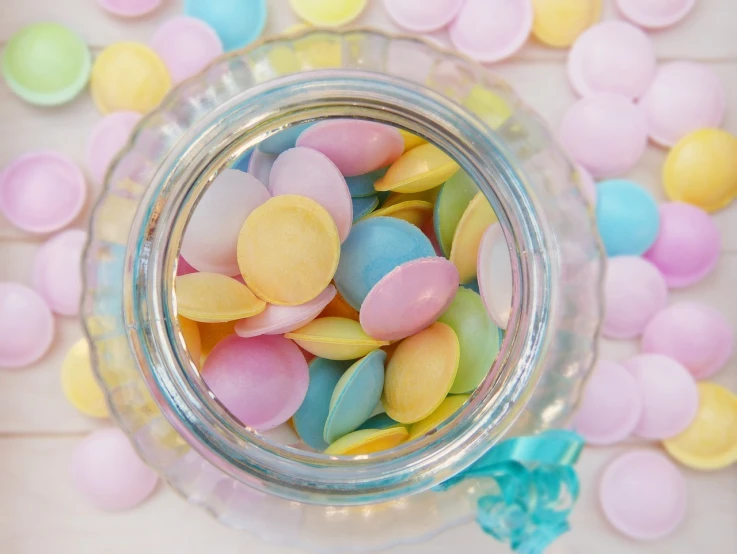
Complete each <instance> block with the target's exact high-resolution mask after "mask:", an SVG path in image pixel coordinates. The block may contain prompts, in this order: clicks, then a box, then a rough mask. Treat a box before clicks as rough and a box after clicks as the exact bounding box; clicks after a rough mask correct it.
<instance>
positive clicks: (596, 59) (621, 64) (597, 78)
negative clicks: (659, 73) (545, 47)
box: [568, 21, 656, 100]
mask: <svg viewBox="0 0 737 554" xmlns="http://www.w3.org/2000/svg"><path fill="white" fill-rule="evenodd" d="M655 63H656V60H655V52H654V50H653V45H652V42H651V41H650V38H649V37H648V36H647V35H646V34H645V33H644V32H643V31H642V30H641V29H639V28H637V27H635V26H634V25H630V24H629V23H626V22H624V21H604V22H602V23H598V24H597V25H594V26H593V27H590V28H589V29H587V30H586V31H585V32H584V33H583V34H582V35H581V36H580V37H578V39H577V40H576V42H574V43H573V47H572V48H571V51H570V54H569V56H568V77H569V79H570V81H571V84H572V85H573V88H574V89H575V90H576V92H577V93H578V94H580V95H581V96H590V95H592V94H595V93H597V92H611V93H615V94H620V95H622V96H625V97H626V98H628V99H630V100H632V99H634V98H639V97H640V96H642V94H644V93H645V91H646V90H647V87H648V86H649V85H650V82H651V81H652V78H653V74H654V72H655Z"/></svg>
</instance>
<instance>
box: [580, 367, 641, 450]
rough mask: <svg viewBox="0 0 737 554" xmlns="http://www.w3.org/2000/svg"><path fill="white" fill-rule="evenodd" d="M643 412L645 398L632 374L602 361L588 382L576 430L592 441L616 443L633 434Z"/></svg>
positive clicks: (592, 442) (601, 443) (587, 440)
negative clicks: (641, 394)
mask: <svg viewBox="0 0 737 554" xmlns="http://www.w3.org/2000/svg"><path fill="white" fill-rule="evenodd" d="M641 415H642V397H641V396H640V388H639V386H638V384H637V381H635V379H634V377H632V374H631V373H629V372H628V371H627V370H626V369H625V368H624V367H622V366H621V365H619V364H616V363H614V362H610V361H609V360H599V362H598V363H597V364H596V368H595V369H594V372H593V373H592V375H591V377H589V380H588V381H587V382H586V388H585V389H584V393H583V397H582V399H581V403H580V404H579V406H578V411H577V412H576V417H575V419H574V421H573V427H574V429H575V430H576V431H577V432H578V433H579V434H580V435H581V436H582V437H583V438H584V439H586V442H588V443H589V444H595V445H608V444H615V443H617V442H619V441H621V440H624V439H626V438H627V437H628V436H630V434H631V433H632V431H634V429H635V427H636V426H637V423H638V422H639V421H640V416H641Z"/></svg>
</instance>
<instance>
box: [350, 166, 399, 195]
mask: <svg viewBox="0 0 737 554" xmlns="http://www.w3.org/2000/svg"><path fill="white" fill-rule="evenodd" d="M388 169H389V168H388V167H382V168H381V169H377V170H376V171H372V172H371V173H364V174H363V175H356V176H355V177H346V179H345V182H346V183H347V184H348V190H349V191H351V196H352V197H353V198H363V197H364V196H373V195H374V194H376V189H374V183H375V182H376V181H378V180H379V179H381V178H382V177H383V176H384V174H385V173H386V171H387V170H388Z"/></svg>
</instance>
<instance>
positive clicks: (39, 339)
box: [0, 282, 54, 368]
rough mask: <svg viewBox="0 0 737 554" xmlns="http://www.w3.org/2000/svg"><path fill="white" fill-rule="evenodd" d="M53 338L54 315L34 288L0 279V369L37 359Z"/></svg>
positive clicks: (21, 365) (30, 362) (27, 363)
mask: <svg viewBox="0 0 737 554" xmlns="http://www.w3.org/2000/svg"><path fill="white" fill-rule="evenodd" d="M53 340H54V316H53V315H51V310H49V307H48V306H47V305H46V303H45V302H44V300H43V298H41V296H39V294H38V293H36V291H34V290H33V289H30V288H28V287H26V286H23V285H19V284H18V283H3V282H0V368H17V367H24V366H27V365H30V364H32V363H34V362H36V361H37V360H39V359H40V358H41V357H42V356H43V355H44V354H45V353H46V352H47V351H48V349H49V347H50V346H51V342H52V341H53Z"/></svg>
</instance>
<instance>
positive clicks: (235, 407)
mask: <svg viewBox="0 0 737 554" xmlns="http://www.w3.org/2000/svg"><path fill="white" fill-rule="evenodd" d="M202 378H203V379H204V380H205V382H206V383H207V386H208V387H210V390H211V391H212V392H213V393H214V394H215V397H216V398H217V399H218V401H219V402H220V403H221V404H222V405H223V406H225V408H227V409H228V411H230V413H232V414H233V416H234V417H235V418H236V419H238V420H239V421H240V422H241V423H243V425H246V426H248V427H253V428H254V429H256V430H257V431H266V430H268V429H273V428H274V427H276V426H278V425H281V424H282V423H284V422H286V421H287V420H288V419H289V418H290V417H292V416H293V415H294V412H296V411H297V408H299V406H300V404H302V401H303V400H304V397H305V395H306V394H307V383H308V380H309V371H308V369H307V362H306V361H305V358H304V356H303V355H302V352H300V350H299V347H298V346H297V345H296V344H295V343H293V342H292V341H291V340H289V339H285V338H284V337H283V336H281V335H262V336H260V337H251V338H241V337H239V336H237V335H232V336H230V337H228V338H226V339H224V340H222V341H221V342H219V343H218V344H217V346H215V348H214V349H213V350H212V352H211V353H210V355H209V356H207V359H206V360H205V364H204V366H203V368H202Z"/></svg>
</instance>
